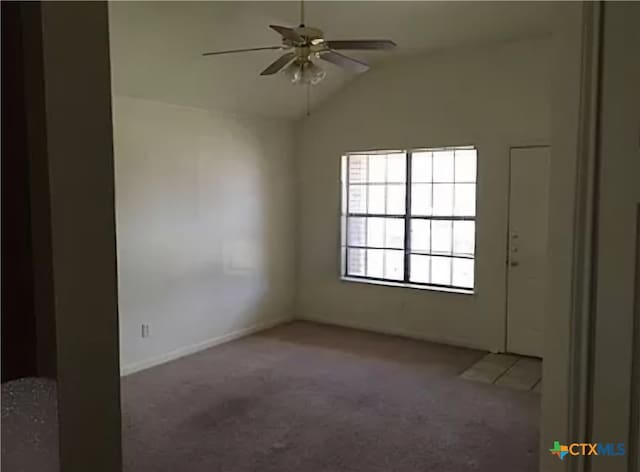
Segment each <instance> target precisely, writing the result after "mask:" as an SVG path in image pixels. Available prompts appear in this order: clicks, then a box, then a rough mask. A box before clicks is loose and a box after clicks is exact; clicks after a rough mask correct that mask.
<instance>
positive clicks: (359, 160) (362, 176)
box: [349, 154, 367, 184]
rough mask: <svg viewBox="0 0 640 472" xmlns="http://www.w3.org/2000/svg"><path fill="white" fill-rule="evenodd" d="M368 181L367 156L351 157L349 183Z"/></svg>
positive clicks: (357, 155)
mask: <svg viewBox="0 0 640 472" xmlns="http://www.w3.org/2000/svg"><path fill="white" fill-rule="evenodd" d="M366 181H367V156H365V155H361V154H356V155H352V156H349V183H352V184H353V183H358V182H366Z"/></svg>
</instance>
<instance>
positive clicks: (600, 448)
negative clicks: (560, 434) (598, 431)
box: [549, 441, 625, 460]
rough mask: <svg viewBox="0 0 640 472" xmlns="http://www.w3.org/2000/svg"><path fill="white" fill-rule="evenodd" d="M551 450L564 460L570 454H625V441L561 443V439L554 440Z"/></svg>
mask: <svg viewBox="0 0 640 472" xmlns="http://www.w3.org/2000/svg"><path fill="white" fill-rule="evenodd" d="M549 452H550V453H551V454H553V455H554V456H558V459H560V460H564V458H565V456H566V455H567V454H568V455H570V456H624V454H625V448H624V443H571V444H569V445H568V446H567V445H566V444H560V441H554V442H553V448H551V449H549Z"/></svg>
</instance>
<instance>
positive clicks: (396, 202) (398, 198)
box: [387, 184, 406, 215]
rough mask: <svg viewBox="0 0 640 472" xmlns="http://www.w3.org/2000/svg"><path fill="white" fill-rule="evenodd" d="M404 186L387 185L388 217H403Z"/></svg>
mask: <svg viewBox="0 0 640 472" xmlns="http://www.w3.org/2000/svg"><path fill="white" fill-rule="evenodd" d="M405 188H406V187H405V185H404V184H397V185H387V213H388V214H389V215H404V204H405V195H404V192H405Z"/></svg>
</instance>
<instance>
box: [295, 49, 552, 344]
mask: <svg viewBox="0 0 640 472" xmlns="http://www.w3.org/2000/svg"><path fill="white" fill-rule="evenodd" d="M549 54H550V44H549V40H548V39H538V40H531V41H525V42H518V43H507V44H501V45H497V46H493V47H487V48H478V49H469V50H458V51H456V52H443V53H441V54H438V55H431V56H425V57H421V58H420V57H418V58H410V59H407V60H404V61H403V62H400V63H392V64H389V65H386V66H383V67H380V68H374V69H373V70H372V71H370V72H368V73H367V74H365V75H363V76H362V77H360V78H359V79H357V80H355V81H354V82H353V83H352V84H351V85H349V86H348V87H347V88H346V89H344V90H343V91H342V92H341V93H339V94H337V95H335V96H334V97H332V99H331V100H330V101H328V103H327V104H326V105H325V106H323V107H321V108H320V109H319V110H316V111H315V112H314V114H313V115H312V116H311V117H309V118H308V119H306V120H305V121H304V122H302V124H301V125H300V138H299V142H298V146H299V153H298V154H299V155H298V161H297V169H298V183H297V184H298V187H297V189H298V192H299V193H298V197H299V199H300V203H299V214H298V218H299V229H298V237H299V245H298V249H299V253H298V256H299V258H298V276H299V282H298V283H299V285H298V292H297V304H296V315H297V316H299V317H302V318H307V319H313V320H318V321H325V322H329V323H336V324H342V325H349V326H354V327H361V328H367V329H373V330H379V331H387V332H395V333H398V334H404V335H408V336H414V337H423V338H427V339H434V340H441V341H446V342H450V343H455V344H462V345H468V346H476V347H482V348H486V349H491V350H501V349H503V347H504V325H505V277H506V270H505V252H506V229H507V215H508V206H507V204H508V201H507V195H508V181H509V174H508V157H509V147H510V146H514V145H527V144H534V143H548V140H549V126H550V125H549V121H550V117H549V113H550V110H549V107H550V96H549V94H550V91H549V81H550V79H549V74H550V64H549V60H548V55H549ZM456 144H474V145H476V146H477V148H478V155H479V157H478V172H479V175H478V208H477V242H476V248H477V260H476V264H477V265H476V293H475V295H462V294H450V293H442V292H435V291H427V290H416V289H405V288H395V287H384V286H374V285H367V284H359V283H353V282H342V281H340V280H339V216H338V215H339V195H340V187H339V162H340V161H339V158H340V155H341V154H342V153H344V152H345V151H356V150H368V149H397V148H410V147H429V146H443V145H456Z"/></svg>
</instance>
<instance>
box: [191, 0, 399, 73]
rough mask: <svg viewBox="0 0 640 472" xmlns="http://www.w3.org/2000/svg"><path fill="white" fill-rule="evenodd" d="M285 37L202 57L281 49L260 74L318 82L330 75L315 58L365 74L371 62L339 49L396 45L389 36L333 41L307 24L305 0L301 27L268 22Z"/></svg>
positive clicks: (390, 46) (385, 47)
mask: <svg viewBox="0 0 640 472" xmlns="http://www.w3.org/2000/svg"><path fill="white" fill-rule="evenodd" d="M269 28H271V29H272V30H274V31H275V32H277V33H278V34H279V35H280V36H281V38H282V44H280V45H278V46H266V47H258V48H247V49H232V50H228V51H214V52H205V53H204V54H203V56H217V55H221V54H234V53H240V52H249V51H263V50H278V49H279V50H282V51H286V52H285V53H284V54H283V55H282V56H280V57H279V58H278V59H276V60H275V61H274V62H273V63H271V64H270V65H269V66H268V67H267V68H266V69H265V70H263V71H262V72H261V73H260V75H273V74H276V73H277V72H280V71H283V73H284V74H285V75H286V76H287V77H288V78H289V80H290V81H291V82H292V83H294V84H304V85H315V84H317V83H319V82H320V81H321V80H322V79H324V78H325V76H326V75H327V73H326V71H324V70H323V69H322V68H321V67H320V66H318V65H317V64H316V63H315V62H313V60H315V59H320V60H323V61H327V62H331V63H332V64H335V65H337V66H340V67H342V68H344V69H346V70H348V71H350V72H356V73H362V72H365V71H367V70H369V65H368V64H367V63H366V62H364V61H361V60H358V59H354V58H352V57H349V56H345V55H344V54H342V53H340V52H338V51H339V50H353V51H355V50H367V51H370V50H385V49H393V48H394V47H395V46H396V44H395V43H394V42H393V41H391V40H389V39H351V40H339V41H331V40H326V39H324V33H323V32H322V30H320V29H318V28H312V27H309V26H306V25H305V24H304V0H303V1H301V2H300V26H298V27H297V28H289V27H286V26H277V25H269Z"/></svg>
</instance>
